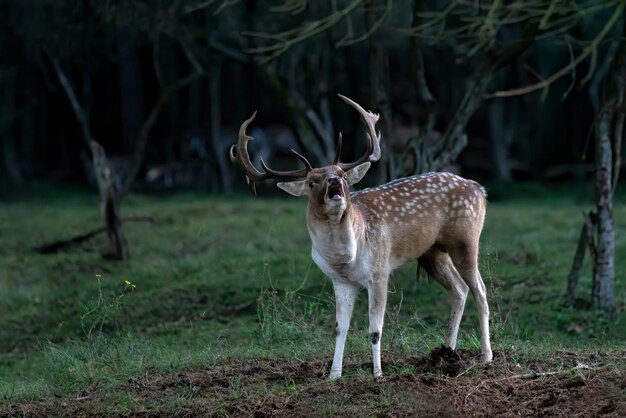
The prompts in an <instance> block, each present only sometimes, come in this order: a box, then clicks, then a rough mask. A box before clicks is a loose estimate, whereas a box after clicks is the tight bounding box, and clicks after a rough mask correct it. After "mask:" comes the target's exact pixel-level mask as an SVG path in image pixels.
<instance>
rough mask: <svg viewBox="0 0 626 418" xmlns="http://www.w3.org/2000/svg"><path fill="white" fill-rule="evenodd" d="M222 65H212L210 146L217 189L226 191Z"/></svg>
mask: <svg viewBox="0 0 626 418" xmlns="http://www.w3.org/2000/svg"><path fill="white" fill-rule="evenodd" d="M221 86H222V64H221V63H220V62H219V60H215V62H214V63H213V70H212V74H211V80H210V85H209V100H210V103H211V145H212V146H213V153H214V155H215V158H216V159H217V168H218V173H219V181H220V182H219V188H220V189H221V190H222V191H227V190H229V189H230V187H231V182H230V175H229V171H228V167H229V163H228V161H227V160H226V152H225V150H224V149H223V147H222V146H221V144H220V137H221V135H220V133H221V129H222V89H221Z"/></svg>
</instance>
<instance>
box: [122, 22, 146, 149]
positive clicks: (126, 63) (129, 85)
mask: <svg viewBox="0 0 626 418" xmlns="http://www.w3.org/2000/svg"><path fill="white" fill-rule="evenodd" d="M116 47H117V55H118V59H119V74H120V97H121V112H122V114H121V117H122V142H123V149H124V152H125V153H127V154H132V152H133V150H134V146H135V140H136V139H137V137H138V136H139V131H140V130H141V125H142V123H143V120H144V99H143V79H142V77H141V63H140V61H139V52H138V51H137V47H136V46H135V45H134V44H133V32H132V30H131V29H130V28H128V27H123V28H120V29H118V31H117V36H116Z"/></svg>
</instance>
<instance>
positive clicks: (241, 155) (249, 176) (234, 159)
mask: <svg viewBox="0 0 626 418" xmlns="http://www.w3.org/2000/svg"><path fill="white" fill-rule="evenodd" d="M255 117H256V112H254V113H253V114H252V116H251V117H250V119H248V120H246V121H244V123H242V124H241V127H240V128H239V139H238V140H237V143H236V144H233V145H231V146H230V148H229V150H228V154H229V157H230V162H231V163H233V164H239V166H240V167H241V168H242V169H243V170H244V171H245V173H246V180H247V181H248V184H249V185H250V188H251V189H252V192H253V193H254V194H256V187H255V183H256V182H259V181H263V180H267V179H272V178H276V179H298V178H302V177H306V176H307V173H308V172H309V171H311V170H313V167H312V166H311V163H309V161H308V160H307V159H306V158H305V157H304V156H302V155H300V154H298V153H297V152H296V151H294V150H293V149H292V150H291V152H292V153H293V154H294V155H295V156H296V157H298V159H299V160H300V161H302V162H303V163H304V165H305V168H303V169H300V170H294V171H277V170H273V169H271V168H269V167H268V166H267V164H265V161H263V158H261V166H262V167H263V170H265V171H259V170H257V168H256V167H255V166H254V164H252V162H251V161H250V154H249V153H248V141H251V140H253V139H254V138H253V137H251V136H248V135H246V129H247V128H248V125H250V123H252V121H253V120H254V118H255Z"/></svg>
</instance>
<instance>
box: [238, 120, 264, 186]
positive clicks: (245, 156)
mask: <svg viewBox="0 0 626 418" xmlns="http://www.w3.org/2000/svg"><path fill="white" fill-rule="evenodd" d="M255 117H256V112H254V113H253V114H252V116H250V118H249V119H247V120H246V121H244V122H243V123H242V124H241V127H240V128H239V138H238V139H237V143H236V144H233V145H231V146H230V149H229V150H228V154H229V157H230V162H231V163H233V164H239V166H240V167H241V168H242V169H243V171H245V172H246V176H247V177H248V179H249V181H253V182H255V181H263V180H266V179H268V178H269V175H268V174H267V173H263V172H261V171H259V170H257V169H256V167H255V166H254V164H252V162H251V161H250V154H249V153H248V141H252V140H253V139H254V138H253V137H251V136H248V135H246V129H247V128H248V125H250V124H251V123H252V121H253V120H254V118H255Z"/></svg>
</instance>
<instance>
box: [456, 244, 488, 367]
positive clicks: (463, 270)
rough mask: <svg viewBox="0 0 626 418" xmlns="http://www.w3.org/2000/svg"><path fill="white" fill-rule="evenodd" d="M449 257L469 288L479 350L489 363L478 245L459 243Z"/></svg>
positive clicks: (485, 292) (485, 293)
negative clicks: (478, 332) (474, 314)
mask: <svg viewBox="0 0 626 418" xmlns="http://www.w3.org/2000/svg"><path fill="white" fill-rule="evenodd" d="M449 253H450V257H451V258H452V262H453V263H454V266H455V267H456V269H457V271H458V272H459V274H460V275H461V277H462V278H463V280H464V281H465V283H466V284H467V285H468V286H469V289H470V291H471V292H472V296H473V297H474V301H475V302H476V308H477V309H478V323H479V325H480V348H481V351H482V360H483V361H484V362H490V361H491V360H492V358H493V354H492V352H491V342H490V339H489V304H488V302H487V289H486V287H485V283H484V282H483V279H482V277H481V276H480V272H479V271H478V245H477V244H475V243H474V242H472V241H469V240H468V241H459V242H458V243H457V244H456V245H454V246H452V248H450V251H449Z"/></svg>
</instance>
